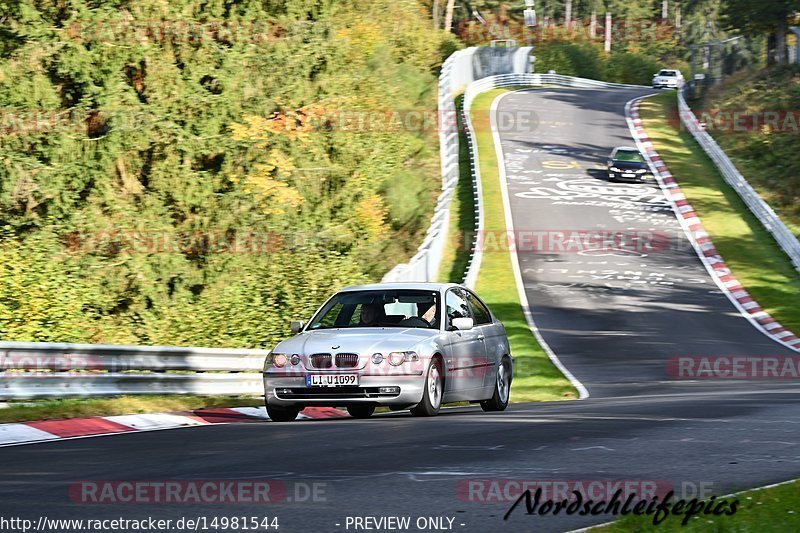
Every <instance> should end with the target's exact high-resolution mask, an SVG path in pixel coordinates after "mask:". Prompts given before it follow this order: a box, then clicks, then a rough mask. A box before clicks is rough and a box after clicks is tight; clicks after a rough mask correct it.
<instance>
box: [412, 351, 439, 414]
mask: <svg viewBox="0 0 800 533" xmlns="http://www.w3.org/2000/svg"><path fill="white" fill-rule="evenodd" d="M443 392H444V379H443V376H442V363H441V362H440V361H439V359H434V360H433V361H431V364H430V366H429V367H428V374H427V375H426V376H425V388H424V390H423V391H422V401H421V402H419V403H418V404H417V405H416V406H415V407H412V408H411V414H412V415H414V416H436V415H437V414H439V408H440V407H441V406H442V393H443Z"/></svg>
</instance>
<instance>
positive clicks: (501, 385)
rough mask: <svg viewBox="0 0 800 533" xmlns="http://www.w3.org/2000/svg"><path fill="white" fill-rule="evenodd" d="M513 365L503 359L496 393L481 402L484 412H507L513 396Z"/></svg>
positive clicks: (496, 382)
mask: <svg viewBox="0 0 800 533" xmlns="http://www.w3.org/2000/svg"><path fill="white" fill-rule="evenodd" d="M510 368H511V365H509V364H508V360H507V359H503V360H502V361H501V363H500V366H499V367H498V368H497V379H496V380H495V383H494V393H493V394H492V397H491V398H489V399H488V400H486V401H483V402H481V409H483V410H484V411H505V409H506V407H508V398H509V396H510V394H511V371H510Z"/></svg>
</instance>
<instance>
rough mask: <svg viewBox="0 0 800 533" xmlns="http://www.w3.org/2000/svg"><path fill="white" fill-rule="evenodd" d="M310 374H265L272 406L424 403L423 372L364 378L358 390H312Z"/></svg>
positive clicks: (360, 375)
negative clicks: (394, 389)
mask: <svg viewBox="0 0 800 533" xmlns="http://www.w3.org/2000/svg"><path fill="white" fill-rule="evenodd" d="M307 374H318V372H303V373H298V374H295V375H292V376H286V375H283V374H279V373H274V372H264V373H263V376H264V396H265V398H266V401H267V403H268V404H269V405H274V406H292V405H302V406H306V405H316V406H327V407H337V406H346V405H352V404H359V403H362V404H363V403H368V404H374V405H385V406H390V407H391V406H397V407H401V406H409V405H416V404H418V403H419V402H420V401H422V392H423V389H424V387H425V376H424V375H423V372H421V371H420V372H416V371H415V372H409V373H398V374H393V375H386V376H384V375H373V374H361V373H357V374H358V376H359V384H358V386H357V387H309V386H307V385H306V375H307ZM387 387H396V388H397V389H398V390H397V391H396V392H386V391H383V392H382V391H381V390H380V389H381V388H387Z"/></svg>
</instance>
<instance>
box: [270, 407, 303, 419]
mask: <svg viewBox="0 0 800 533" xmlns="http://www.w3.org/2000/svg"><path fill="white" fill-rule="evenodd" d="M299 414H300V408H299V407H278V406H276V405H267V415H269V418H270V420H272V421H273V422H291V421H292V420H294V419H295V418H297V415H299Z"/></svg>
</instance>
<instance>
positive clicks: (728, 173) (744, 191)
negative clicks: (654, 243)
mask: <svg viewBox="0 0 800 533" xmlns="http://www.w3.org/2000/svg"><path fill="white" fill-rule="evenodd" d="M678 113H679V114H680V117H681V124H682V125H683V126H684V127H685V128H686V129H687V130H688V131H689V132H690V133H691V134H692V136H693V137H694V139H695V140H696V141H697V143H698V144H699V145H700V147H701V148H703V150H704V151H705V153H706V154H707V155H708V157H710V158H711V160H712V161H713V162H714V165H716V167H717V169H719V172H720V174H722V177H723V178H724V179H725V181H726V182H727V183H728V185H730V186H731V187H732V188H733V190H734V191H736V193H737V194H738V195H739V196H740V197H741V198H742V200H743V201H744V203H745V204H746V205H747V207H748V209H750V212H752V213H753V215H755V217H756V218H757V219H758V220H759V222H761V224H762V225H763V226H764V227H765V228H766V229H767V231H768V232H770V234H771V235H772V236H773V237H774V238H775V241H777V243H778V245H779V246H780V247H781V249H782V250H783V251H784V252H786V255H788V256H789V259H791V261H792V264H794V267H795V269H796V270H797V271H798V272H800V242H798V240H797V237H796V236H795V235H794V234H793V233H792V232H791V231H789V228H787V227H786V224H784V223H783V221H782V220H781V219H780V217H778V215H777V214H776V213H775V211H773V210H772V208H771V207H770V206H769V204H767V203H766V202H765V201H764V200H763V199H762V198H761V197H760V196H759V195H758V193H757V192H756V191H755V189H753V187H752V186H751V185H750V184H749V183H748V182H747V180H746V179H745V178H744V176H742V174H741V173H740V172H739V170H738V169H737V168H736V166H735V165H734V164H733V163H732V162H731V160H730V159H729V158H728V156H727V155H726V154H725V152H724V151H723V150H722V148H720V147H719V145H718V144H717V142H716V141H715V140H714V138H713V137H711V135H709V134H708V132H706V131H705V130H704V129H703V128H702V126H701V125H700V123H699V122H698V120H697V117H695V115H694V113H693V112H692V110H691V108H690V107H689V104H687V103H686V98H684V95H683V93H682V92H679V93H678Z"/></svg>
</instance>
